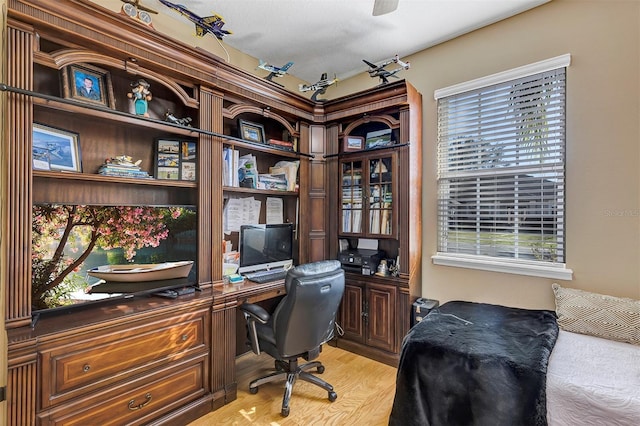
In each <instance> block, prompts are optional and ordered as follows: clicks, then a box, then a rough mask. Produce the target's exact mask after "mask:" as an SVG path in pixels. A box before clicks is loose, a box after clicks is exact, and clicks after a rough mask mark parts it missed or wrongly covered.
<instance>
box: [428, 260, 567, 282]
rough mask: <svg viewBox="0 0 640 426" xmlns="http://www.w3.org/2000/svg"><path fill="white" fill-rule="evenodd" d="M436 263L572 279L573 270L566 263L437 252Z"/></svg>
mask: <svg viewBox="0 0 640 426" xmlns="http://www.w3.org/2000/svg"><path fill="white" fill-rule="evenodd" d="M431 261H432V262H433V264H434V265H444V266H455V267H459V268H469V269H480V270H483V271H492V272H503V273H507V274H517V275H528V276H532V277H541V278H552V279H555V280H564V281H571V280H572V279H573V271H572V270H571V269H569V268H567V267H566V266H565V265H564V264H562V263H559V264H557V265H555V266H551V265H548V266H547V265H534V264H531V263H526V262H518V261H509V260H497V259H495V258H491V257H485V256H464V255H455V256H452V255H449V254H446V253H437V254H436V255H434V256H431Z"/></svg>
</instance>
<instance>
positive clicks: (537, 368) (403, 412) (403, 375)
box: [389, 302, 558, 426]
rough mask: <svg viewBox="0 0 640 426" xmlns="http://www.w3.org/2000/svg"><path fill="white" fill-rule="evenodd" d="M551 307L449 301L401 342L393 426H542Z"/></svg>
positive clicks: (554, 329)
mask: <svg viewBox="0 0 640 426" xmlns="http://www.w3.org/2000/svg"><path fill="white" fill-rule="evenodd" d="M557 337H558V325H557V322H556V317H555V313H554V312H553V311H547V310H528V309H518V308H509V307H505V306H497V305H489V304H484V303H471V302H448V303H445V304H444V305H442V306H441V307H440V308H439V309H436V310H434V311H432V312H431V313H430V314H429V315H427V316H425V317H424V319H423V320H422V321H421V322H419V323H418V324H416V326H414V327H413V328H412V329H411V330H410V331H409V333H408V334H407V336H406V337H405V339H404V341H403V344H402V353H401V356H400V364H399V366H398V375H397V381H396V394H395V399H394V402H393V408H392V411H391V416H390V418H389V424H390V425H393V426H396V425H398V426H400V425H402V426H407V425H420V426H427V425H432V426H458V425H487V426H499V425H505V426H507V425H508V426H524V425H546V424H547V420H546V413H547V410H546V373H547V362H548V360H549V356H550V355H551V350H552V349H553V345H554V344H555V342H556V338H557Z"/></svg>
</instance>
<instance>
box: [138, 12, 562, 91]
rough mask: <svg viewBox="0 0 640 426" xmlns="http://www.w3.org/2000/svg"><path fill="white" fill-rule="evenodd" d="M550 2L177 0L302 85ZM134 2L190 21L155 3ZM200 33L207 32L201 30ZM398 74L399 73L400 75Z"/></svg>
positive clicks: (231, 42)
mask: <svg viewBox="0 0 640 426" xmlns="http://www.w3.org/2000/svg"><path fill="white" fill-rule="evenodd" d="M548 1H550V0H399V5H398V8H397V9H396V10H395V11H394V12H391V13H388V14H385V15H382V16H373V14H372V11H373V3H374V0H214V1H211V0H176V1H175V2H174V3H180V4H182V5H184V6H185V7H187V8H188V9H189V10H191V11H192V12H194V13H195V14H197V15H199V16H201V17H206V16H210V15H213V14H218V15H220V16H222V17H223V19H224V21H225V23H226V24H225V26H224V29H227V30H229V31H232V34H230V35H227V36H225V37H224V39H223V40H222V44H223V45H225V44H226V45H228V46H231V47H233V48H234V49H237V50H240V51H241V52H244V53H246V54H248V55H250V56H253V57H255V58H257V59H262V60H264V61H266V62H268V63H269V64H273V65H276V66H282V65H284V64H285V63H287V62H289V61H293V62H294V65H293V66H292V67H291V68H290V69H289V74H291V75H293V76H295V77H298V78H299V79H301V80H304V81H307V82H315V81H317V80H318V79H319V78H320V76H321V74H322V73H325V72H326V73H327V74H328V75H329V76H330V77H333V76H334V75H335V76H337V77H338V78H342V79H344V78H347V77H350V76H353V75H355V74H358V73H360V72H364V71H366V70H367V69H368V67H367V65H366V64H364V63H363V62H362V60H363V59H367V60H368V61H370V62H373V63H377V64H379V63H381V62H383V61H384V60H387V59H390V58H392V57H394V56H395V55H396V54H398V55H400V58H404V57H406V56H408V55H410V54H413V53H416V52H418V51H421V50H423V49H425V48H427V47H431V46H434V45H436V44H438V43H442V42H444V41H447V40H450V39H452V38H454V37H457V36H459V35H462V34H464V33H467V32H470V31H473V30H475V29H478V28H481V27H483V26H486V25H489V24H491V23H494V22H497V21H499V20H502V19H505V18H508V17H510V16H513V15H516V14H518V13H520V12H523V11H525V10H528V9H531V8H534V7H536V6H539V5H541V4H544V3H546V2H548ZM140 5H144V6H147V7H150V8H152V9H154V10H156V11H158V12H159V13H162V14H166V15H168V16H173V17H174V18H175V19H177V20H181V21H185V22H189V21H188V20H187V18H184V17H182V16H181V15H180V14H178V13H177V12H175V11H173V10H171V9H169V8H168V7H166V6H164V5H163V4H162V3H160V2H159V1H158V0H140ZM206 37H213V36H211V35H207V36H206ZM400 77H401V75H400Z"/></svg>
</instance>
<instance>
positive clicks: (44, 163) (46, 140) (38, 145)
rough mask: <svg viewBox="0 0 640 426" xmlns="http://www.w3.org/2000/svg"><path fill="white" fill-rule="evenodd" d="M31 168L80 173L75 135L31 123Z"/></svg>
mask: <svg viewBox="0 0 640 426" xmlns="http://www.w3.org/2000/svg"><path fill="white" fill-rule="evenodd" d="M32 149H33V168H34V169H35V170H59V171H67V172H82V163H81V161H80V139H79V136H78V134H77V133H74V132H70V131H68V130H63V129H58V128H56V127H51V126H46V125H44V124H39V123H33V148H32Z"/></svg>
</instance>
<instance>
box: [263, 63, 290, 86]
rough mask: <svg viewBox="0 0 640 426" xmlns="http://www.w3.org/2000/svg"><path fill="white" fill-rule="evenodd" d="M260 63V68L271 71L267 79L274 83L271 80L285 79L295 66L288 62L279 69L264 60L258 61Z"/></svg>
mask: <svg viewBox="0 0 640 426" xmlns="http://www.w3.org/2000/svg"><path fill="white" fill-rule="evenodd" d="M258 61H259V62H260V63H259V64H258V68H260V69H263V70H265V71H269V75H268V76H266V77H265V79H266V80H269V81H273V80H271V79H272V78H273V77H283V76H284V75H285V74H287V71H288V70H289V68H291V65H293V62H287V63H286V64H284V65H283V66H281V67H277V66H275V65H271V64H268V63H266V62H265V61H263V60H262V59H258ZM274 83H275V81H274ZM276 84H277V83H276Z"/></svg>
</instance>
